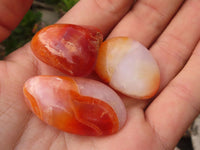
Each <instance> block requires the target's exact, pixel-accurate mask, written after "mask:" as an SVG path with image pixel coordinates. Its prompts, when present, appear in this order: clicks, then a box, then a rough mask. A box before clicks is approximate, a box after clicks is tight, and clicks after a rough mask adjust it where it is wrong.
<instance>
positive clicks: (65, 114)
mask: <svg viewBox="0 0 200 150" xmlns="http://www.w3.org/2000/svg"><path fill="white" fill-rule="evenodd" d="M24 94H25V96H26V98H27V99H26V102H27V104H28V105H29V107H30V108H31V110H32V111H33V112H34V113H35V114H36V115H37V116H38V117H39V118H40V119H41V120H43V121H44V122H46V123H47V124H49V125H52V126H54V127H56V128H58V129H60V130H63V131H66V132H70V133H75V134H79V135H93V136H100V135H108V134H112V133H115V132H117V131H118V130H119V122H118V118H117V115H116V113H115V112H114V110H113V109H112V107H111V106H109V105H108V104H107V103H105V102H103V101H102V100H99V99H96V98H92V97H89V96H83V95H80V93H79V90H78V86H77V84H76V82H75V81H74V80H73V79H71V78H69V77H58V76H38V77H33V78H31V79H29V80H28V81H27V82H26V83H25V85H24Z"/></svg>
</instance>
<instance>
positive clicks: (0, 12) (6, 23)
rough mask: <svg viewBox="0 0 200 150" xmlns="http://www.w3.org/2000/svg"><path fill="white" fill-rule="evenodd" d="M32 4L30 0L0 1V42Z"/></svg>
mask: <svg viewBox="0 0 200 150" xmlns="http://www.w3.org/2000/svg"><path fill="white" fill-rule="evenodd" d="M31 4H32V0H18V1H16V0H9V1H8V0H0V42H1V41H3V40H4V39H6V38H7V37H8V36H9V35H10V33H11V31H12V30H13V29H15V28H16V26H17V25H18V24H19V22H20V21H21V20H22V18H23V16H24V15H25V13H26V12H27V11H28V9H29V8H30V6H31Z"/></svg>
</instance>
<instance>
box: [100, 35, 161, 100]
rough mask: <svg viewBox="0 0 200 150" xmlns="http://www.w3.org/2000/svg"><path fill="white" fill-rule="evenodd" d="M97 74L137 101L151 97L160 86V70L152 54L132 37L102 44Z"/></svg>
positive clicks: (117, 38)
mask: <svg viewBox="0 0 200 150" xmlns="http://www.w3.org/2000/svg"><path fill="white" fill-rule="evenodd" d="M96 72H97V74H98V75H99V76H100V78H102V79H103V80H104V81H105V82H107V83H109V84H110V86H111V87H112V88H114V89H115V90H117V91H119V92H121V93H123V94H125V95H127V96H130V97H133V98H137V99H148V98H151V97H152V96H154V95H155V93H156V91H157V90H158V88H159V84H160V71H159V67H158V65H157V63H156V61H155V60H154V58H153V57H152V55H151V53H150V52H149V51H148V49H146V48H145V47H144V46H143V45H142V44H140V43H139V42H137V41H134V40H132V39H130V38H128V37H116V38H111V39H108V40H107V41H105V42H103V43H102V45H101V47H100V50H99V55H98V58H97V63H96Z"/></svg>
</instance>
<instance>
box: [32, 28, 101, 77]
mask: <svg viewBox="0 0 200 150" xmlns="http://www.w3.org/2000/svg"><path fill="white" fill-rule="evenodd" d="M102 40H103V35H102V34H101V32H100V31H99V30H98V29H96V28H93V27H82V26H77V25H72V24H54V25H50V26H48V27H45V28H44V29H42V30H40V31H39V32H38V33H37V34H36V35H35V36H34V37H33V39H32V41H31V48H32V51H33V53H34V54H35V56H36V57H37V58H39V59H40V60H41V61H43V62H44V63H46V64H48V65H50V66H53V67H55V68H57V69H59V70H60V71H62V72H64V73H67V74H68V75H72V76H86V75H88V74H89V73H90V72H91V71H92V70H93V68H94V65H95V62H96V58H97V53H98V49H99V46H100V44H101V42H102Z"/></svg>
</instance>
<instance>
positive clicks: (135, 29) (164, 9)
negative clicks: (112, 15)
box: [110, 0, 184, 47]
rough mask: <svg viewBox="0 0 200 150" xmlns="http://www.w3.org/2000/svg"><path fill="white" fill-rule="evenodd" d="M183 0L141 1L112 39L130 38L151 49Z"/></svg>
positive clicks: (121, 23) (117, 28)
mask: <svg viewBox="0 0 200 150" xmlns="http://www.w3.org/2000/svg"><path fill="white" fill-rule="evenodd" d="M183 2H184V1H183V0H176V1H174V0H167V1H163V0H139V1H137V3H136V4H135V5H134V7H133V8H132V10H131V11H130V12H129V13H128V14H127V15H126V16H125V17H124V18H123V19H122V21H121V22H120V23H119V24H118V25H117V26H116V27H115V28H114V31H113V32H112V33H111V35H110V37H114V36H128V37H131V38H133V39H135V40H137V41H139V42H141V43H142V44H144V45H145V46H147V47H149V46H150V45H151V44H152V43H153V41H154V40H155V39H156V38H157V37H158V35H160V34H161V32H162V31H163V30H164V28H165V27H166V26H167V25H168V23H169V21H170V20H171V18H172V17H173V16H174V14H175V13H176V11H177V10H178V9H179V7H180V6H181V4H182V3H183Z"/></svg>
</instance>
